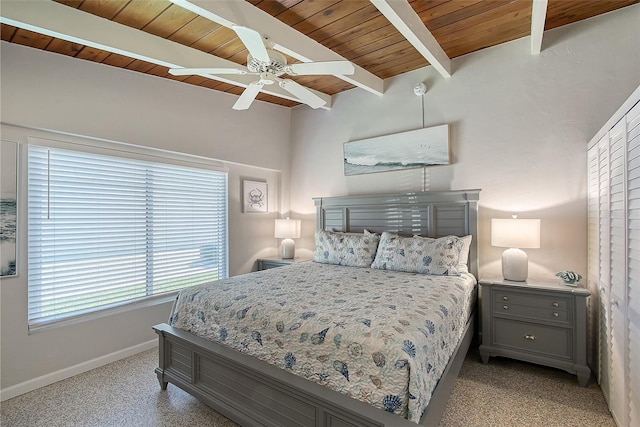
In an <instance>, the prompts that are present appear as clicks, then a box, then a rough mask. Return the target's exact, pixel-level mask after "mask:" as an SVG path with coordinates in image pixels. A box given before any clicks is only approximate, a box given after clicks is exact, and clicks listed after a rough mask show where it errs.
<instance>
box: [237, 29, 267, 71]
mask: <svg viewBox="0 0 640 427" xmlns="http://www.w3.org/2000/svg"><path fill="white" fill-rule="evenodd" d="M231 28H232V29H233V31H235V32H236V34H237V35H238V37H239V38H240V40H242V43H244V45H245V46H246V48H247V50H248V51H249V53H250V54H251V56H253V57H254V58H255V59H258V60H260V61H264V62H271V59H270V58H269V54H268V53H267V48H266V47H265V46H264V41H262V36H261V35H260V33H259V32H257V31H255V30H252V29H251V28H247V27H241V26H240V25H233V26H232V27H231Z"/></svg>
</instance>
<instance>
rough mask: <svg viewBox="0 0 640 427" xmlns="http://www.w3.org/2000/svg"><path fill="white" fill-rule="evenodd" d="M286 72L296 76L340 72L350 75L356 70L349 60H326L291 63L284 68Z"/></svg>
mask: <svg viewBox="0 0 640 427" xmlns="http://www.w3.org/2000/svg"><path fill="white" fill-rule="evenodd" d="M285 69H286V70H287V73H288V72H289V71H291V73H289V74H294V75H297V76H312V75H320V74H340V75H344V76H350V75H352V74H353V73H355V72H356V69H355V67H354V66H353V64H352V63H351V62H349V61H327V62H301V63H299V64H291V65H288V66H287V67H286V68H285Z"/></svg>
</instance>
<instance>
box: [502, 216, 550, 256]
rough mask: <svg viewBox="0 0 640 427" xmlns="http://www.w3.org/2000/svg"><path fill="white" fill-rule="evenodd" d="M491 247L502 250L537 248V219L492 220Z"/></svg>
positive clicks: (538, 223) (538, 241) (538, 244)
mask: <svg viewBox="0 0 640 427" xmlns="http://www.w3.org/2000/svg"><path fill="white" fill-rule="evenodd" d="M491 245H492V246H500V247H503V248H525V249H526V248H539V247H540V220H539V219H519V218H513V219H492V220H491Z"/></svg>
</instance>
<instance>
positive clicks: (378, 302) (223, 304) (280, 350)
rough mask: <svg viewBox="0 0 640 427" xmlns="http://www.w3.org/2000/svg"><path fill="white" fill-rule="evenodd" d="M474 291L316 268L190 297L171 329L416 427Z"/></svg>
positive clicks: (459, 283)
mask: <svg viewBox="0 0 640 427" xmlns="http://www.w3.org/2000/svg"><path fill="white" fill-rule="evenodd" d="M475 284H476V281H475V278H474V277H473V276H471V275H469V274H463V275H461V276H434V275H423V274H415V273H403V272H394V271H387V270H377V269H372V268H358V267H344V266H336V265H329V264H320V263H316V262H313V261H309V262H303V263H297V264H294V265H291V266H287V267H280V268H275V269H269V270H264V271H259V272H255V273H250V274H245V275H241V276H236V277H233V278H229V279H226V280H221V281H217V282H213V283H211V284H206V285H200V286H196V287H192V288H189V289H185V290H183V291H181V292H180V293H179V295H178V297H177V300H176V302H175V304H174V308H173V311H172V313H171V317H170V320H169V323H170V325H171V326H174V327H176V328H178V329H182V330H184V331H187V332H190V333H193V334H195V335H197V336H200V337H203V338H207V339H209V340H213V341H216V342H219V343H221V344H223V345H226V346H228V347H231V348H233V349H235V350H237V351H239V352H242V353H245V354H249V355H251V356H253V357H256V358H258V359H260V360H262V361H264V362H267V363H270V364H272V365H275V366H278V367H280V368H282V369H285V370H287V371H289V372H291V373H293V374H295V375H299V376H301V377H303V378H305V379H307V380H310V381H314V382H316V383H318V384H321V385H324V386H327V387H329V388H331V389H333V390H336V391H338V392H341V393H344V394H345V395H348V396H350V397H352V398H354V399H357V400H360V401H363V402H365V403H368V404H370V405H373V406H376V407H379V408H381V409H383V410H386V411H388V412H393V413H396V414H398V415H400V416H402V417H404V418H407V419H408V420H411V421H414V422H418V421H419V420H420V418H421V416H422V413H423V412H424V410H425V408H426V407H427V405H428V403H429V400H430V398H431V393H432V392H433V390H434V388H435V386H436V384H437V383H438V379H439V378H440V376H441V375H442V373H443V371H444V369H445V366H446V365H447V362H448V361H449V358H450V357H451V355H452V353H453V351H454V350H455V348H456V345H457V343H458V341H459V339H460V337H461V336H462V334H463V330H464V326H465V324H466V322H467V320H468V318H469V316H470V313H471V312H472V310H473V307H474V305H475V300H476V286H475Z"/></svg>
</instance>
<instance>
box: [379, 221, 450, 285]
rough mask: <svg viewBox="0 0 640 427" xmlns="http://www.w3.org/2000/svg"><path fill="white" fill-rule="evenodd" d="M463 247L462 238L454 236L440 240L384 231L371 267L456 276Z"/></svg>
mask: <svg viewBox="0 0 640 427" xmlns="http://www.w3.org/2000/svg"><path fill="white" fill-rule="evenodd" d="M462 247H463V242H462V239H460V238H459V237H456V236H446V237H441V238H439V239H431V238H429V237H418V236H414V237H401V236H398V235H397V234H393V233H389V232H386V231H385V232H384V233H382V237H381V238H380V245H379V246H378V251H377V253H376V258H375V260H374V261H373V264H372V265H371V268H377V269H380V270H395V271H406V272H409V273H423V274H437V275H443V276H458V275H460V273H459V272H458V268H457V267H458V262H459V259H460V251H461V250H462Z"/></svg>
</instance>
